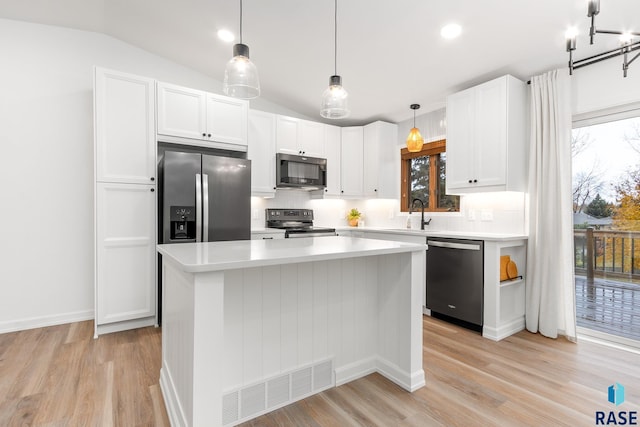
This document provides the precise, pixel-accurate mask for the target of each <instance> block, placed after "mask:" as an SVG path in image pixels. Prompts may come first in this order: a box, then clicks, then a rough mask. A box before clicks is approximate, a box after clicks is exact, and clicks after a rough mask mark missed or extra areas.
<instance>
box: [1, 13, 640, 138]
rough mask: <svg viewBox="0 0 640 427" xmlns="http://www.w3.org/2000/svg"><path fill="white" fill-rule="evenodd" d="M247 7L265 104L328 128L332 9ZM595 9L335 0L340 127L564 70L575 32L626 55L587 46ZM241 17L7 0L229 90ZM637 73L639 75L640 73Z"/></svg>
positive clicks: (247, 30)
mask: <svg viewBox="0 0 640 427" xmlns="http://www.w3.org/2000/svg"><path fill="white" fill-rule="evenodd" d="M243 8H244V15H243V16H244V20H243V42H244V43H246V44H247V45H249V47H250V49H251V59H252V60H253V61H254V62H255V64H256V66H257V68H258V72H259V74H260V81H261V86H262V95H261V96H263V97H265V98H266V99H268V100H270V101H272V102H275V103H278V104H280V105H282V106H284V107H287V108H290V109H292V110H295V111H297V112H299V113H300V114H304V115H306V116H309V117H313V118H316V119H317V120H318V121H320V120H321V118H320V116H319V113H318V112H319V105H320V97H321V94H322V92H323V90H324V89H325V88H326V86H327V85H328V82H329V76H330V75H332V74H333V71H334V1H333V0H244V5H243ZM586 10H587V2H586V0H526V1H525V0H508V1H507V0H482V1H479V0H446V1H427V0H338V50H337V71H338V74H339V75H341V76H342V79H343V85H344V87H345V88H346V89H347V90H348V92H349V95H350V98H349V99H350V101H349V102H350V108H351V111H352V114H351V116H350V117H349V118H348V119H344V120H341V121H340V122H339V123H338V124H341V125H344V124H363V123H368V122H371V121H373V120H377V119H382V120H387V121H393V122H398V121H402V120H405V119H408V118H410V117H412V112H411V110H410V109H409V104H411V103H420V104H422V106H423V107H422V111H421V112H424V111H429V110H433V109H436V108H439V107H441V106H443V105H444V102H445V98H446V96H447V95H448V94H450V93H453V92H455V91H457V90H460V89H464V88H467V87H469V86H472V85H473V84H476V83H481V82H483V81H486V80H489V79H491V78H494V77H498V76H500V75H503V74H507V73H508V74H512V75H514V76H516V77H518V78H520V79H522V80H527V79H528V78H529V77H530V76H532V75H535V74H539V73H542V72H544V71H547V70H549V69H552V68H558V67H565V66H566V65H567V60H568V55H567V53H566V51H565V38H564V33H565V31H566V29H567V28H568V27H569V26H576V27H578V29H579V32H580V35H579V36H578V41H577V42H578V50H577V51H576V58H582V57H585V56H588V55H591V54H594V53H597V52H600V51H601V50H604V49H606V48H614V47H617V44H618V42H617V38H616V37H614V36H608V35H602V36H598V37H597V38H596V46H595V47H592V46H588V38H587V34H588V30H589V19H588V18H587V16H586ZM239 16H240V1H239V0H206V1H205V0H181V1H175V0H55V1H53V0H29V1H25V0H3V1H2V2H0V17H1V18H8V19H17V20H24V21H30V22H37V23H43V24H50V25H58V26H64V27H70V28H76V29H82V30H88V31H96V32H101V33H105V34H107V35H110V36H113V37H115V38H118V39H120V40H122V41H125V42H127V43H130V44H132V45H135V46H138V47H140V48H143V49H145V50H147V51H150V52H153V53H156V54H158V55H161V56H163V57H166V58H168V59H171V60H173V61H176V62H178V63H181V64H183V65H185V66H187V67H190V68H193V69H195V70H198V71H200V72H202V73H204V74H206V75H208V76H210V77H211V78H214V79H216V80H220V81H221V80H222V78H223V73H224V66H225V63H226V62H227V61H228V60H229V59H230V57H231V50H232V43H225V42H222V41H221V40H219V39H218V38H217V36H216V32H217V30H218V29H221V28H226V29H229V30H231V31H233V32H235V33H236V34H237V33H238V29H239ZM639 17H640V1H638V0H602V2H601V12H600V14H599V15H598V17H597V25H598V28H607V29H615V30H622V29H625V30H632V31H634V30H635V31H638V30H640V28H638V27H640V18H639ZM451 22H456V23H458V24H460V25H461V26H462V34H461V36H460V37H459V38H457V39H454V40H444V39H443V38H442V37H441V36H440V29H441V27H442V26H443V25H445V24H448V23H451ZM633 25H635V26H636V27H635V29H634V27H633ZM612 61H615V60H612ZM634 65H635V67H636V68H635V69H633V66H632V69H631V70H630V72H632V73H640V65H638V64H634ZM576 72H580V70H577V71H576ZM611 78H622V77H621V76H619V75H616V76H611Z"/></svg>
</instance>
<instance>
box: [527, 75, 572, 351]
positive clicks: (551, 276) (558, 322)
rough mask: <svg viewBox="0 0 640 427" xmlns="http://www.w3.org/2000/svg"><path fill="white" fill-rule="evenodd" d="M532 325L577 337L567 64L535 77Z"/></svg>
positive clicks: (531, 198) (529, 323)
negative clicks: (565, 68) (564, 67)
mask: <svg viewBox="0 0 640 427" xmlns="http://www.w3.org/2000/svg"><path fill="white" fill-rule="evenodd" d="M530 89H531V145H530V157H529V201H530V205H529V209H530V211H529V243H528V250H527V282H526V327H527V329H528V330H529V331H531V332H540V333H541V334H542V335H544V336H546V337H550V338H556V337H557V336H558V335H564V336H566V337H567V338H568V339H569V340H571V341H575V340H576V304H575V285H574V273H573V268H574V266H573V264H574V256H573V219H572V194H571V99H570V98H571V96H570V82H569V76H568V73H567V71H566V70H564V69H563V70H554V71H550V72H548V73H545V74H542V75H540V76H535V77H533V78H532V79H531V88H530Z"/></svg>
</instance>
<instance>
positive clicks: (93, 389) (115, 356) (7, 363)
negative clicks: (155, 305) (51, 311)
mask: <svg viewBox="0 0 640 427" xmlns="http://www.w3.org/2000/svg"><path fill="white" fill-rule="evenodd" d="M160 339H161V333H160V329H155V328H143V329H138V330H135V331H127V332H120V333H115V334H107V335H103V336H101V337H100V338H99V339H97V340H94V339H93V322H92V321H87V322H80V323H71V324H66V325H60V326H52V327H48V328H40V329H31V330H27V331H20V332H13V333H9V334H1V335H0V426H11V427H12V426H51V427H53V426H168V425H169V421H168V418H167V415H166V412H165V409H164V402H163V400H162V395H161V392H160V386H159V384H158V379H159V372H160V352H161V345H160Z"/></svg>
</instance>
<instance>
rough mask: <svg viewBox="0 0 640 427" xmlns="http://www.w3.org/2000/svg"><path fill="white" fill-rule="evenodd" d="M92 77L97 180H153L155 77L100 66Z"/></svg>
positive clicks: (154, 168)
mask: <svg viewBox="0 0 640 427" xmlns="http://www.w3.org/2000/svg"><path fill="white" fill-rule="evenodd" d="M94 77H95V81H94V88H95V90H94V104H95V110H94V114H95V116H94V119H95V150H96V151H95V160H96V163H95V167H96V179H97V181H100V182H128V183H137V184H150V183H154V181H155V175H156V138H155V108H154V105H155V95H154V93H155V87H154V85H155V81H154V80H153V79H149V78H146V77H140V76H134V75H131V74H126V73H121V72H117V71H111V70H106V69H103V68H96V70H95V76H94Z"/></svg>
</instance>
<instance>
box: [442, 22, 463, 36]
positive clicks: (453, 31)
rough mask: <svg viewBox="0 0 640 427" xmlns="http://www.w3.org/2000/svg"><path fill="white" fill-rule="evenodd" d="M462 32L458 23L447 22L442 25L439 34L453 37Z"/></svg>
mask: <svg viewBox="0 0 640 427" xmlns="http://www.w3.org/2000/svg"><path fill="white" fill-rule="evenodd" d="M461 32H462V27H461V26H460V25H458V24H448V25H445V26H444V27H442V29H441V30H440V35H441V36H442V37H443V38H445V39H449V40H450V39H455V38H456V37H458V36H459V35H460V33H461Z"/></svg>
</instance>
